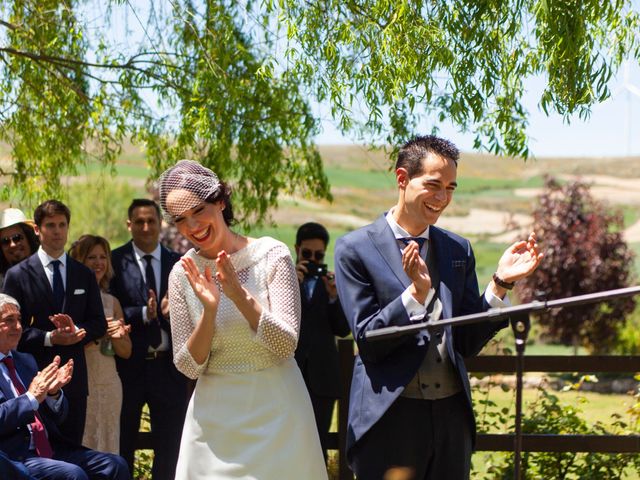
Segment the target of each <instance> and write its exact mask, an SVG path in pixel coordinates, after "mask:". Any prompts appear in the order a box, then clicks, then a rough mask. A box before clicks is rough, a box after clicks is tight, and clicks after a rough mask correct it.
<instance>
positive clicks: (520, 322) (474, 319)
mask: <svg viewBox="0 0 640 480" xmlns="http://www.w3.org/2000/svg"><path fill="white" fill-rule="evenodd" d="M637 294H640V286H635V287H627V288H619V289H616V290H606V291H603V292H596V293H588V294H585V295H577V296H574V297H566V298H561V299H558V300H545V301H534V302H531V303H524V304H522V305H516V306H513V307H501V308H490V309H489V310H487V311H486V312H481V313H474V314H471V315H463V316H460V317H455V318H447V319H441V320H438V319H437V318H429V320H427V321H426V322H419V323H413V324H411V325H403V326H391V327H385V328H380V329H378V330H370V331H368V332H365V335H364V336H365V338H366V339H367V341H370V342H375V341H380V340H387V339H390V338H397V337H403V336H405V335H412V334H415V333H417V332H419V331H421V330H425V329H426V330H429V331H434V330H436V329H441V328H442V327H446V326H452V327H457V326H461V325H469V324H473V323H479V322H487V321H490V322H497V321H501V320H505V319H507V318H508V319H510V321H511V328H512V329H513V334H514V336H515V343H516V417H515V440H514V441H515V445H514V456H515V462H514V478H515V479H516V480H520V479H521V478H522V477H521V457H522V387H523V385H522V376H523V371H524V351H525V346H526V343H527V335H528V334H529V327H530V320H529V315H530V314H531V313H534V312H540V311H547V310H550V309H552V308H565V307H569V308H571V307H575V306H578V305H587V304H590V303H597V302H603V301H608V300H613V299H615V298H623V297H631V296H633V295H637Z"/></svg>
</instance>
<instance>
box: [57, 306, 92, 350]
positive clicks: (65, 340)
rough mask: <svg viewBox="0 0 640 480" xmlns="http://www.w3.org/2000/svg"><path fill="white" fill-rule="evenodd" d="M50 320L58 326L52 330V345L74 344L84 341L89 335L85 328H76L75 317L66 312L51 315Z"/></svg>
mask: <svg viewBox="0 0 640 480" xmlns="http://www.w3.org/2000/svg"><path fill="white" fill-rule="evenodd" d="M49 320H50V321H51V323H53V324H54V325H55V327H56V328H55V330H52V331H51V344H52V345H73V344H76V343H78V342H80V341H82V339H83V338H84V337H85V336H86V335H87V332H86V330H85V329H84V328H76V326H75V324H74V323H73V319H72V318H71V317H70V316H69V315H67V314H66V313H56V314H55V315H51V316H50V317H49Z"/></svg>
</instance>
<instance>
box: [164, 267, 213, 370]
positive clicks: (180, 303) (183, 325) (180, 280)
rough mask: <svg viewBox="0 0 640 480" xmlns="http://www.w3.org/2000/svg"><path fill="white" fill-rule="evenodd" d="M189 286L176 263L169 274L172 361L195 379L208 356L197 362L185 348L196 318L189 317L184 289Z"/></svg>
mask: <svg viewBox="0 0 640 480" xmlns="http://www.w3.org/2000/svg"><path fill="white" fill-rule="evenodd" d="M187 288H191V285H189V282H188V280H187V277H186V276H185V274H184V270H183V268H182V265H180V263H176V264H175V266H174V267H173V269H172V270H171V274H170V275H169V311H170V319H171V337H172V341H173V363H174V364H175V366H176V368H177V369H178V371H180V372H182V373H183V374H184V375H186V376H187V377H189V378H192V379H197V378H198V377H199V376H200V374H201V373H202V372H203V371H204V370H205V368H206V367H207V363H208V361H209V357H207V359H206V360H205V361H204V363H203V364H202V365H200V364H198V363H197V362H196V361H195V360H194V358H193V357H192V356H191V353H190V352H189V349H188V348H187V340H189V337H190V336H191V334H192V333H193V330H194V324H195V323H196V322H197V321H198V319H194V318H191V314H190V312H189V306H188V304H187V300H186V295H185V291H186V290H185V289H187Z"/></svg>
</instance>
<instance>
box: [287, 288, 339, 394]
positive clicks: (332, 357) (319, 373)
mask: <svg viewBox="0 0 640 480" xmlns="http://www.w3.org/2000/svg"><path fill="white" fill-rule="evenodd" d="M303 289H304V286H303V285H302V284H301V285H300V294H301V307H302V316H301V320H300V336H299V338H298V346H297V347H296V353H295V359H296V361H297V362H298V366H299V367H300V370H301V371H302V375H303V377H304V380H305V383H306V384H307V388H308V389H309V391H310V392H311V393H313V394H315V395H318V396H322V397H327V398H339V397H340V362H339V357H338V349H337V348H336V338H335V337H336V336H340V337H345V336H347V335H348V334H349V325H348V324H347V320H346V318H345V316H344V312H343V311H342V307H341V305H340V302H339V301H338V300H336V301H335V302H333V303H331V302H330V301H329V294H328V293H327V289H326V288H325V286H324V282H323V280H322V278H318V279H317V281H316V284H315V288H314V289H313V295H312V296H311V298H307V295H306V293H305V292H304V291H303Z"/></svg>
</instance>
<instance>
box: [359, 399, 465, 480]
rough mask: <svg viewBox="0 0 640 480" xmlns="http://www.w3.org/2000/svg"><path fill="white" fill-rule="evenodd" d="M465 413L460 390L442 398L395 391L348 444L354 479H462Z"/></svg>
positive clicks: (463, 475) (463, 474) (463, 479)
mask: <svg viewBox="0 0 640 480" xmlns="http://www.w3.org/2000/svg"><path fill="white" fill-rule="evenodd" d="M470 415H471V412H470V411H469V405H468V402H467V400H466V397H465V394H464V392H460V393H458V394H456V395H454V396H452V397H449V398H444V399H441V400H418V399H413V398H404V397H399V398H398V399H397V400H396V401H395V402H394V403H393V404H392V405H391V407H389V410H387V412H386V413H385V414H384V415H383V416H382V418H381V419H380V420H379V421H378V422H377V423H376V424H375V425H374V426H373V427H372V428H371V430H369V431H368V432H367V433H366V434H365V435H364V436H363V437H362V438H361V439H360V441H359V442H358V443H357V444H356V445H355V446H354V447H353V450H352V466H353V469H354V472H355V474H356V476H357V477H358V480H383V479H384V480H386V479H391V478H394V479H395V478H401V479H406V480H409V479H411V480H442V479H446V480H467V479H468V478H469V471H470V469H471V453H472V432H471V425H472V422H471V418H470Z"/></svg>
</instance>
